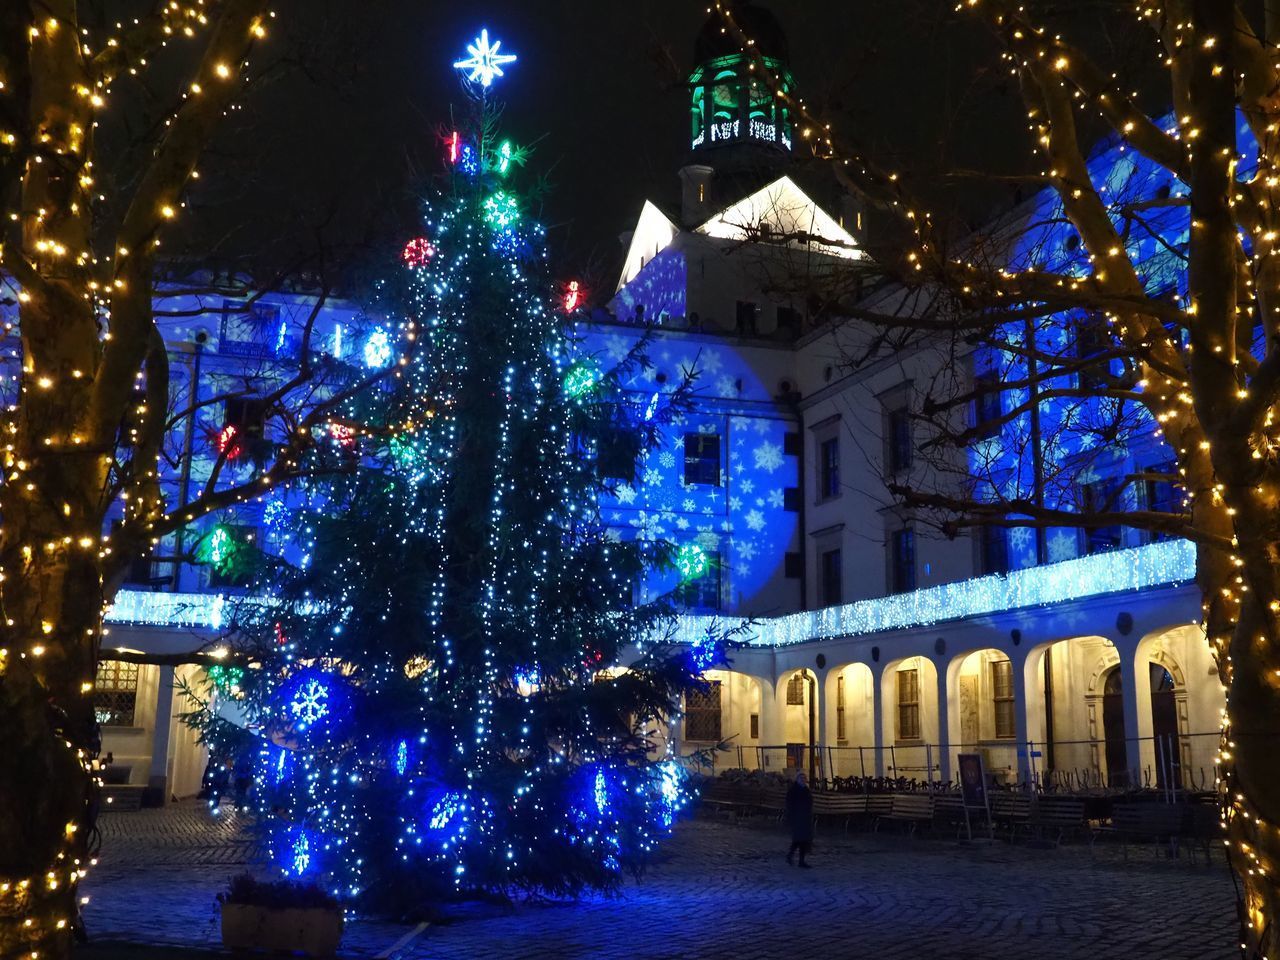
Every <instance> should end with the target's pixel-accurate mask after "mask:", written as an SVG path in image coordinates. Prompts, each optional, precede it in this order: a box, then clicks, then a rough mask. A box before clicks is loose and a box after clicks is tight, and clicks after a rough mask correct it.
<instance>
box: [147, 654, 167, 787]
mask: <svg viewBox="0 0 1280 960" xmlns="http://www.w3.org/2000/svg"><path fill="white" fill-rule="evenodd" d="M155 725H156V726H155V730H154V731H153V733H152V735H151V772H150V775H149V776H148V778H147V787H148V789H149V790H150V791H152V792H153V793H158V794H159V801H158V803H157V806H163V804H164V802H165V800H167V799H168V795H169V739H170V733H171V731H172V729H173V667H168V666H166V667H161V668H160V679H159V681H158V682H157V684H156V713H155Z"/></svg>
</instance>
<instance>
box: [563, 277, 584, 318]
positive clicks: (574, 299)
mask: <svg viewBox="0 0 1280 960" xmlns="http://www.w3.org/2000/svg"><path fill="white" fill-rule="evenodd" d="M582 296H583V291H582V285H581V284H580V283H578V281H577V280H570V281H569V283H568V285H567V286H566V287H565V288H564V300H563V303H564V312H565V313H573V311H575V310H577V309H578V307H579V306H580V305H581V303H582Z"/></svg>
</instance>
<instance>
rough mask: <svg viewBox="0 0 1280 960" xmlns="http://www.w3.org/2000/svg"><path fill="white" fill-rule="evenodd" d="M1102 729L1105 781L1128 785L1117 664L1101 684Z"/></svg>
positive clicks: (1126, 753)
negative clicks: (1105, 765) (1105, 759)
mask: <svg viewBox="0 0 1280 960" xmlns="http://www.w3.org/2000/svg"><path fill="white" fill-rule="evenodd" d="M1102 729H1103V738H1104V740H1105V741H1106V757H1107V783H1108V785H1109V786H1112V787H1127V786H1128V785H1129V752H1128V750H1127V748H1126V744H1125V741H1124V688H1123V687H1122V685H1121V679H1120V667H1119V665H1117V666H1114V667H1112V668H1111V669H1110V670H1108V671H1107V674H1106V677H1105V678H1104V680H1103V684H1102Z"/></svg>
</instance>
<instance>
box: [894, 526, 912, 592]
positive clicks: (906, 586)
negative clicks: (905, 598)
mask: <svg viewBox="0 0 1280 960" xmlns="http://www.w3.org/2000/svg"><path fill="white" fill-rule="evenodd" d="M915 539H916V533H915V528H914V527H912V526H911V525H910V524H907V525H906V526H903V527H899V528H898V529H897V530H891V531H890V532H889V578H888V579H889V593H890V594H900V593H910V592H911V591H912V590H915V589H916V586H917V580H916V546H915ZM904 545H905V547H906V548H907V549H906V550H905V555H904V551H903V547H904Z"/></svg>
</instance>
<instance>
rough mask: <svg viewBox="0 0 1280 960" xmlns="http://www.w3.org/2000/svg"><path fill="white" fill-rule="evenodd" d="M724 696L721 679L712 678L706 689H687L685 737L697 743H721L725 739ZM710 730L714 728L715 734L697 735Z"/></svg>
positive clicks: (685, 697)
mask: <svg viewBox="0 0 1280 960" xmlns="http://www.w3.org/2000/svg"><path fill="white" fill-rule="evenodd" d="M723 697H724V691H723V688H722V687H721V684H720V681H719V680H711V681H710V686H709V687H708V688H707V689H706V690H687V691H685V695H684V738H685V739H686V740H691V741H693V742H695V743H719V742H720V741H721V740H723V739H724V699H723ZM695 698H696V699H695ZM704 725H705V727H706V728H705V729H704V728H703V726H704ZM710 730H714V732H715V736H713V737H705V736H697V735H696V734H702V733H706V732H709V731H710Z"/></svg>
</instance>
